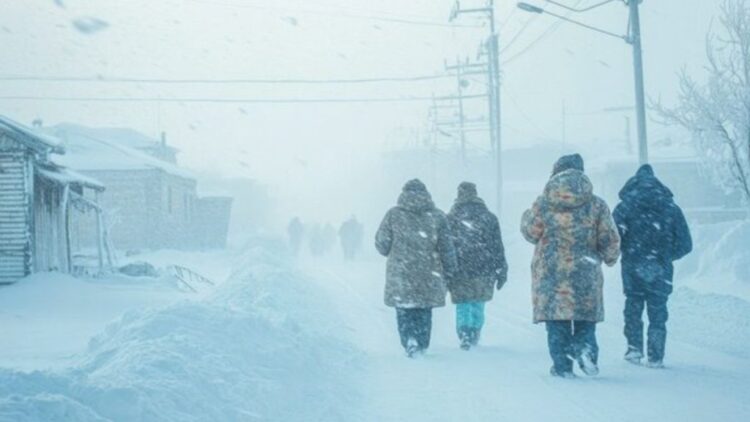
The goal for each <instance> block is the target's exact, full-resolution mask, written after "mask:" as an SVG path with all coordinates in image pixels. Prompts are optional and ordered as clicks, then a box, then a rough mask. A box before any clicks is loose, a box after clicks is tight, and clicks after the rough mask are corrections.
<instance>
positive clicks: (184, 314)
mask: <svg viewBox="0 0 750 422" xmlns="http://www.w3.org/2000/svg"><path fill="white" fill-rule="evenodd" d="M266 251H267V249H260V248H256V249H251V250H249V251H248V252H247V253H246V254H244V256H243V257H242V261H243V262H241V265H238V266H237V268H240V270H239V271H237V272H236V273H235V274H234V275H233V276H232V277H230V279H229V280H228V281H227V282H226V283H224V284H223V285H221V286H220V287H218V288H217V290H216V292H214V293H213V294H211V295H210V296H209V297H207V298H205V299H203V300H201V301H199V302H182V303H179V304H176V305H172V306H169V307H167V308H164V309H156V310H149V311H139V312H132V313H129V314H126V315H124V316H123V317H122V318H121V320H119V321H118V322H116V323H114V324H111V325H110V326H109V327H107V329H106V330H105V332H104V333H102V334H100V335H99V336H97V337H95V338H94V339H92V341H91V343H90V345H89V347H88V350H87V352H86V353H85V354H83V355H82V356H81V357H80V359H79V361H78V363H77V364H76V365H74V366H73V367H72V368H70V369H67V370H65V371H61V372H33V373H22V372H16V371H12V370H5V369H3V370H0V420H3V421H5V420H7V421H50V420H55V421H65V420H70V421H73V420H75V421H101V420H117V421H125V420H151V421H159V420H165V421H166V420H169V421H175V420H180V421H209V420H210V421H231V420H263V421H315V420H325V421H351V420H357V419H358V417H357V416H356V409H357V407H358V402H359V393H358V388H357V373H358V372H359V368H360V357H359V355H358V354H357V352H356V351H355V350H354V349H353V348H352V347H351V346H349V345H348V344H347V343H346V342H345V341H342V340H341V338H342V336H341V334H342V333H341V331H340V330H341V328H340V327H342V325H341V323H340V321H338V320H337V319H336V317H335V315H332V314H331V309H330V307H329V306H327V304H326V299H325V298H324V297H321V293H320V291H319V289H316V287H315V285H314V282H313V281H312V280H306V279H305V278H304V277H301V276H300V275H299V274H296V273H295V272H294V271H293V270H291V269H290V268H289V265H288V264H287V263H286V262H285V261H283V260H282V259H280V258H278V257H277V256H278V254H271V253H268V252H266Z"/></svg>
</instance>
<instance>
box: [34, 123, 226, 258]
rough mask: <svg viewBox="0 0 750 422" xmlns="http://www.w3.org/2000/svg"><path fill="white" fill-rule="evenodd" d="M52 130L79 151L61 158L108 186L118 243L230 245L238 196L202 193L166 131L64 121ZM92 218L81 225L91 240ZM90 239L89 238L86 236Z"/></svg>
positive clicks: (104, 200)
mask: <svg viewBox="0 0 750 422" xmlns="http://www.w3.org/2000/svg"><path fill="white" fill-rule="evenodd" d="M47 131H48V132H49V133H51V134H53V135H54V136H56V137H58V138H59V139H61V140H62V141H63V143H64V145H65V147H66V148H67V149H68V150H70V151H71V152H72V153H73V154H71V155H70V157H63V158H61V160H60V161H61V162H62V163H64V164H65V165H67V166H68V167H70V168H74V169H76V170H78V171H80V172H82V173H84V174H86V175H90V176H92V177H95V178H96V179H97V180H100V181H101V182H102V183H104V184H105V185H106V186H107V190H106V191H105V192H103V193H101V194H100V195H99V197H98V202H99V203H100V204H101V205H102V206H103V207H104V208H105V209H106V210H107V213H108V214H107V219H108V221H107V226H108V228H109V231H110V238H111V240H112V243H113V245H114V247H115V248H117V249H121V250H139V249H165V248H167V249H205V248H221V247H224V246H225V245H226V237H227V230H228V229H227V227H228V224H229V217H230V213H231V204H232V199H231V198H228V197H222V198H214V197H211V198H200V197H198V195H197V181H196V179H195V177H194V176H193V175H192V174H191V173H190V172H188V171H186V170H185V169H182V168H180V167H178V166H177V152H178V151H177V149H175V148H173V147H171V146H169V145H167V143H166V137H165V136H164V135H162V139H161V140H160V141H157V140H154V139H151V138H149V137H147V136H145V135H143V134H141V133H139V132H136V131H134V130H131V129H112V128H102V129H98V128H88V127H83V126H79V125H73V124H60V125H57V126H53V127H50V128H47ZM89 223H90V222H88V221H85V220H82V221H79V222H78V224H77V225H76V226H75V229H76V230H77V231H78V232H79V233H80V238H81V239H83V240H82V241H83V242H85V243H89V244H90V243H91V239H92V236H93V233H91V225H90V224H89ZM86 239H88V240H86Z"/></svg>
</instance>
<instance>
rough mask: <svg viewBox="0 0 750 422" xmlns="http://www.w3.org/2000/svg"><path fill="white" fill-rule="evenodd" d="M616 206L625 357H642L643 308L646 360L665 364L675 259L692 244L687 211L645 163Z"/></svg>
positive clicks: (632, 359) (636, 360)
mask: <svg viewBox="0 0 750 422" xmlns="http://www.w3.org/2000/svg"><path fill="white" fill-rule="evenodd" d="M620 200H621V201H622V202H620V204H619V205H617V207H615V211H614V219H615V223H617V229H618V230H619V232H620V236H621V237H622V283H623V290H624V293H625V298H626V299H625V337H626V338H627V341H628V350H627V352H626V353H625V359H626V360H627V361H629V362H631V363H636V364H637V363H640V362H641V359H643V356H644V355H643V319H642V318H643V309H644V308H645V309H646V311H647V314H648V321H649V325H648V348H647V353H648V365H649V366H650V367H654V368H661V367H663V366H664V364H663V361H664V348H665V344H666V340H667V317H668V312H667V299H668V298H669V295H670V294H671V293H672V279H673V275H674V267H673V265H672V262H673V261H676V260H678V259H680V258H682V257H684V256H685V255H687V254H688V253H690V251H692V249H693V241H692V238H691V237H690V229H689V228H688V225H687V222H686V221H685V216H684V215H683V213H682V210H681V209H680V207H678V206H677V204H675V202H674V200H673V196H672V192H671V191H670V190H669V188H667V187H666V186H664V184H662V183H661V182H660V181H659V179H657V178H656V176H655V175H654V170H653V169H652V168H651V166H650V165H644V166H642V167H641V168H640V169H638V172H637V173H636V174H635V176H633V177H632V178H631V179H630V180H628V182H627V183H626V184H625V186H624V187H623V188H622V190H621V191H620Z"/></svg>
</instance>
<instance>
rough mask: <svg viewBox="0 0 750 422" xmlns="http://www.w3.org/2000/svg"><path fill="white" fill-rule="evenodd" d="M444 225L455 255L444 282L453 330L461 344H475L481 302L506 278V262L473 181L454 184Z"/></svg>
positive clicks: (490, 216) (497, 233) (495, 221)
mask: <svg viewBox="0 0 750 422" xmlns="http://www.w3.org/2000/svg"><path fill="white" fill-rule="evenodd" d="M448 225H449V227H450V230H451V236H452V239H453V244H454V246H455V248H456V255H457V258H458V271H457V273H456V276H455V277H454V278H453V280H451V282H450V284H449V285H448V290H449V291H450V293H451V298H452V300H453V303H455V304H456V331H457V333H458V339H459V341H460V343H461V348H462V349H464V350H469V349H470V348H471V347H472V346H476V345H477V343H478V342H479V337H480V335H481V332H482V326H483V325H484V304H485V302H489V301H490V300H492V296H493V294H494V291H495V288H497V289H498V290H500V289H501V288H502V287H503V285H504V284H505V282H506V280H507V278H508V263H507V261H506V260H505V248H504V247H503V238H502V235H501V233H500V223H499V221H498V219H497V217H496V216H495V214H493V213H491V212H490V210H489V209H487V205H485V203H484V201H482V199H481V198H479V196H478V195H477V187H476V185H475V184H473V183H469V182H463V183H461V184H460V185H459V186H458V196H457V197H456V201H455V203H454V204H453V208H451V211H450V213H448Z"/></svg>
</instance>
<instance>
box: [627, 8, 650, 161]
mask: <svg viewBox="0 0 750 422" xmlns="http://www.w3.org/2000/svg"><path fill="white" fill-rule="evenodd" d="M641 1H642V0H628V6H629V8H630V35H629V38H630V43H631V44H632V45H633V68H634V71H635V106H636V107H635V109H636V117H637V121H638V162H639V163H640V164H641V165H643V164H647V163H648V138H647V132H646V93H645V88H644V78H643V49H642V47H641V17H640V12H639V10H638V6H639V5H640V3H641Z"/></svg>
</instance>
